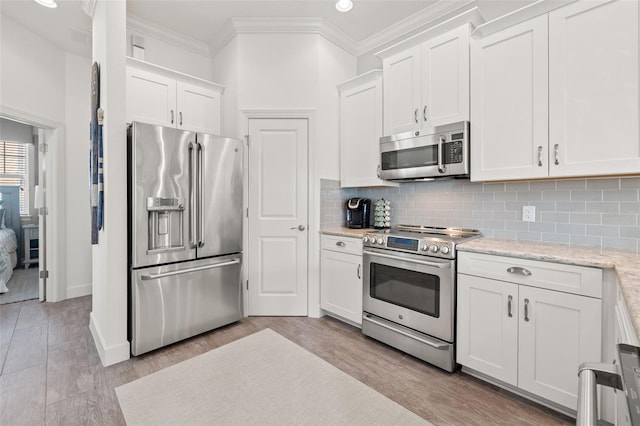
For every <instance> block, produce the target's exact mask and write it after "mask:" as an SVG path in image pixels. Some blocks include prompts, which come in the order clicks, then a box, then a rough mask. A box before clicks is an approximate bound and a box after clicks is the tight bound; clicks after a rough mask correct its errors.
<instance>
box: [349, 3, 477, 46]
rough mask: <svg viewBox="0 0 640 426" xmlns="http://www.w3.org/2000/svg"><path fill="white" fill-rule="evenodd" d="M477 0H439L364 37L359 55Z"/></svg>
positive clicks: (438, 19) (433, 22)
mask: <svg viewBox="0 0 640 426" xmlns="http://www.w3.org/2000/svg"><path fill="white" fill-rule="evenodd" d="M475 3H476V0H460V1H448V0H439V1H437V2H436V3H434V4H432V5H431V6H429V7H426V8H424V9H422V10H420V11H418V12H416V13H414V14H413V15H411V16H409V17H408V18H405V19H403V20H402V21H398V22H396V23H395V24H393V25H391V26H390V27H388V28H386V29H384V30H382V31H380V32H378V33H376V34H374V35H372V36H371V37H369V38H366V39H364V40H363V41H362V42H360V43H359V45H358V52H357V55H358V56H360V55H363V54H365V53H367V52H371V51H373V50H379V49H381V48H382V46H384V45H386V44H389V43H392V42H394V41H396V40H398V39H399V38H401V37H406V36H407V35H408V34H409V33H411V32H414V31H417V30H420V29H424V28H427V27H431V26H433V25H435V24H437V23H438V22H439V21H441V20H442V19H443V18H444V17H445V16H447V15H449V14H451V13H452V12H456V11H461V10H465V9H468V7H469V6H470V5H472V4H475Z"/></svg>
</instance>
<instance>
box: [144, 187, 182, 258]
mask: <svg viewBox="0 0 640 426" xmlns="http://www.w3.org/2000/svg"><path fill="white" fill-rule="evenodd" d="M147 213H148V215H149V249H148V253H157V252H161V251H166V250H172V249H173V250H175V249H183V248H184V241H183V237H184V236H183V235H182V234H183V231H182V230H183V226H182V223H183V222H182V221H183V215H184V201H183V200H182V199H181V198H156V197H148V198H147Z"/></svg>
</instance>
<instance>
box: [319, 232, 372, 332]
mask: <svg viewBox="0 0 640 426" xmlns="http://www.w3.org/2000/svg"><path fill="white" fill-rule="evenodd" d="M321 240H322V250H321V254H320V307H321V308H322V309H324V310H325V311H326V312H327V313H329V314H332V315H335V316H337V317H339V318H341V319H345V320H348V321H349V322H351V323H353V324H356V325H359V326H361V325H362V241H361V240H360V239H359V238H345V237H336V236H331V235H323V236H322V238H321Z"/></svg>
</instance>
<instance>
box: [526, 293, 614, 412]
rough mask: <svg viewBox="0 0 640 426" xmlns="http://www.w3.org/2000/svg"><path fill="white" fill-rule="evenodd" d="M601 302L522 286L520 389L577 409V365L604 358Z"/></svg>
mask: <svg viewBox="0 0 640 426" xmlns="http://www.w3.org/2000/svg"><path fill="white" fill-rule="evenodd" d="M601 320H602V309H601V300H600V299H594V298H591V297H586V296H577V295H572V294H566V293H561V292H557V291H550V290H543V289H539V288H534V287H527V286H520V320H519V323H520V325H519V330H520V340H519V347H518V359H519V366H518V387H519V388H521V389H524V390H526V391H529V392H531V393H533V394H536V395H539V396H541V397H543V398H546V399H548V400H551V401H553V402H555V403H557V404H561V405H564V406H565V407H568V408H570V409H572V410H575V409H576V408H577V405H578V367H579V366H580V364H582V363H583V362H600V361H601V343H600V342H601V337H600V336H601Z"/></svg>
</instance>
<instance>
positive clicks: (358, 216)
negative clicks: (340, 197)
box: [345, 198, 371, 228]
mask: <svg viewBox="0 0 640 426" xmlns="http://www.w3.org/2000/svg"><path fill="white" fill-rule="evenodd" d="M345 206H346V212H347V228H368V227H369V221H370V219H369V218H370V217H371V200H370V199H368V198H349V199H348V200H347V202H346V203H345Z"/></svg>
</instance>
